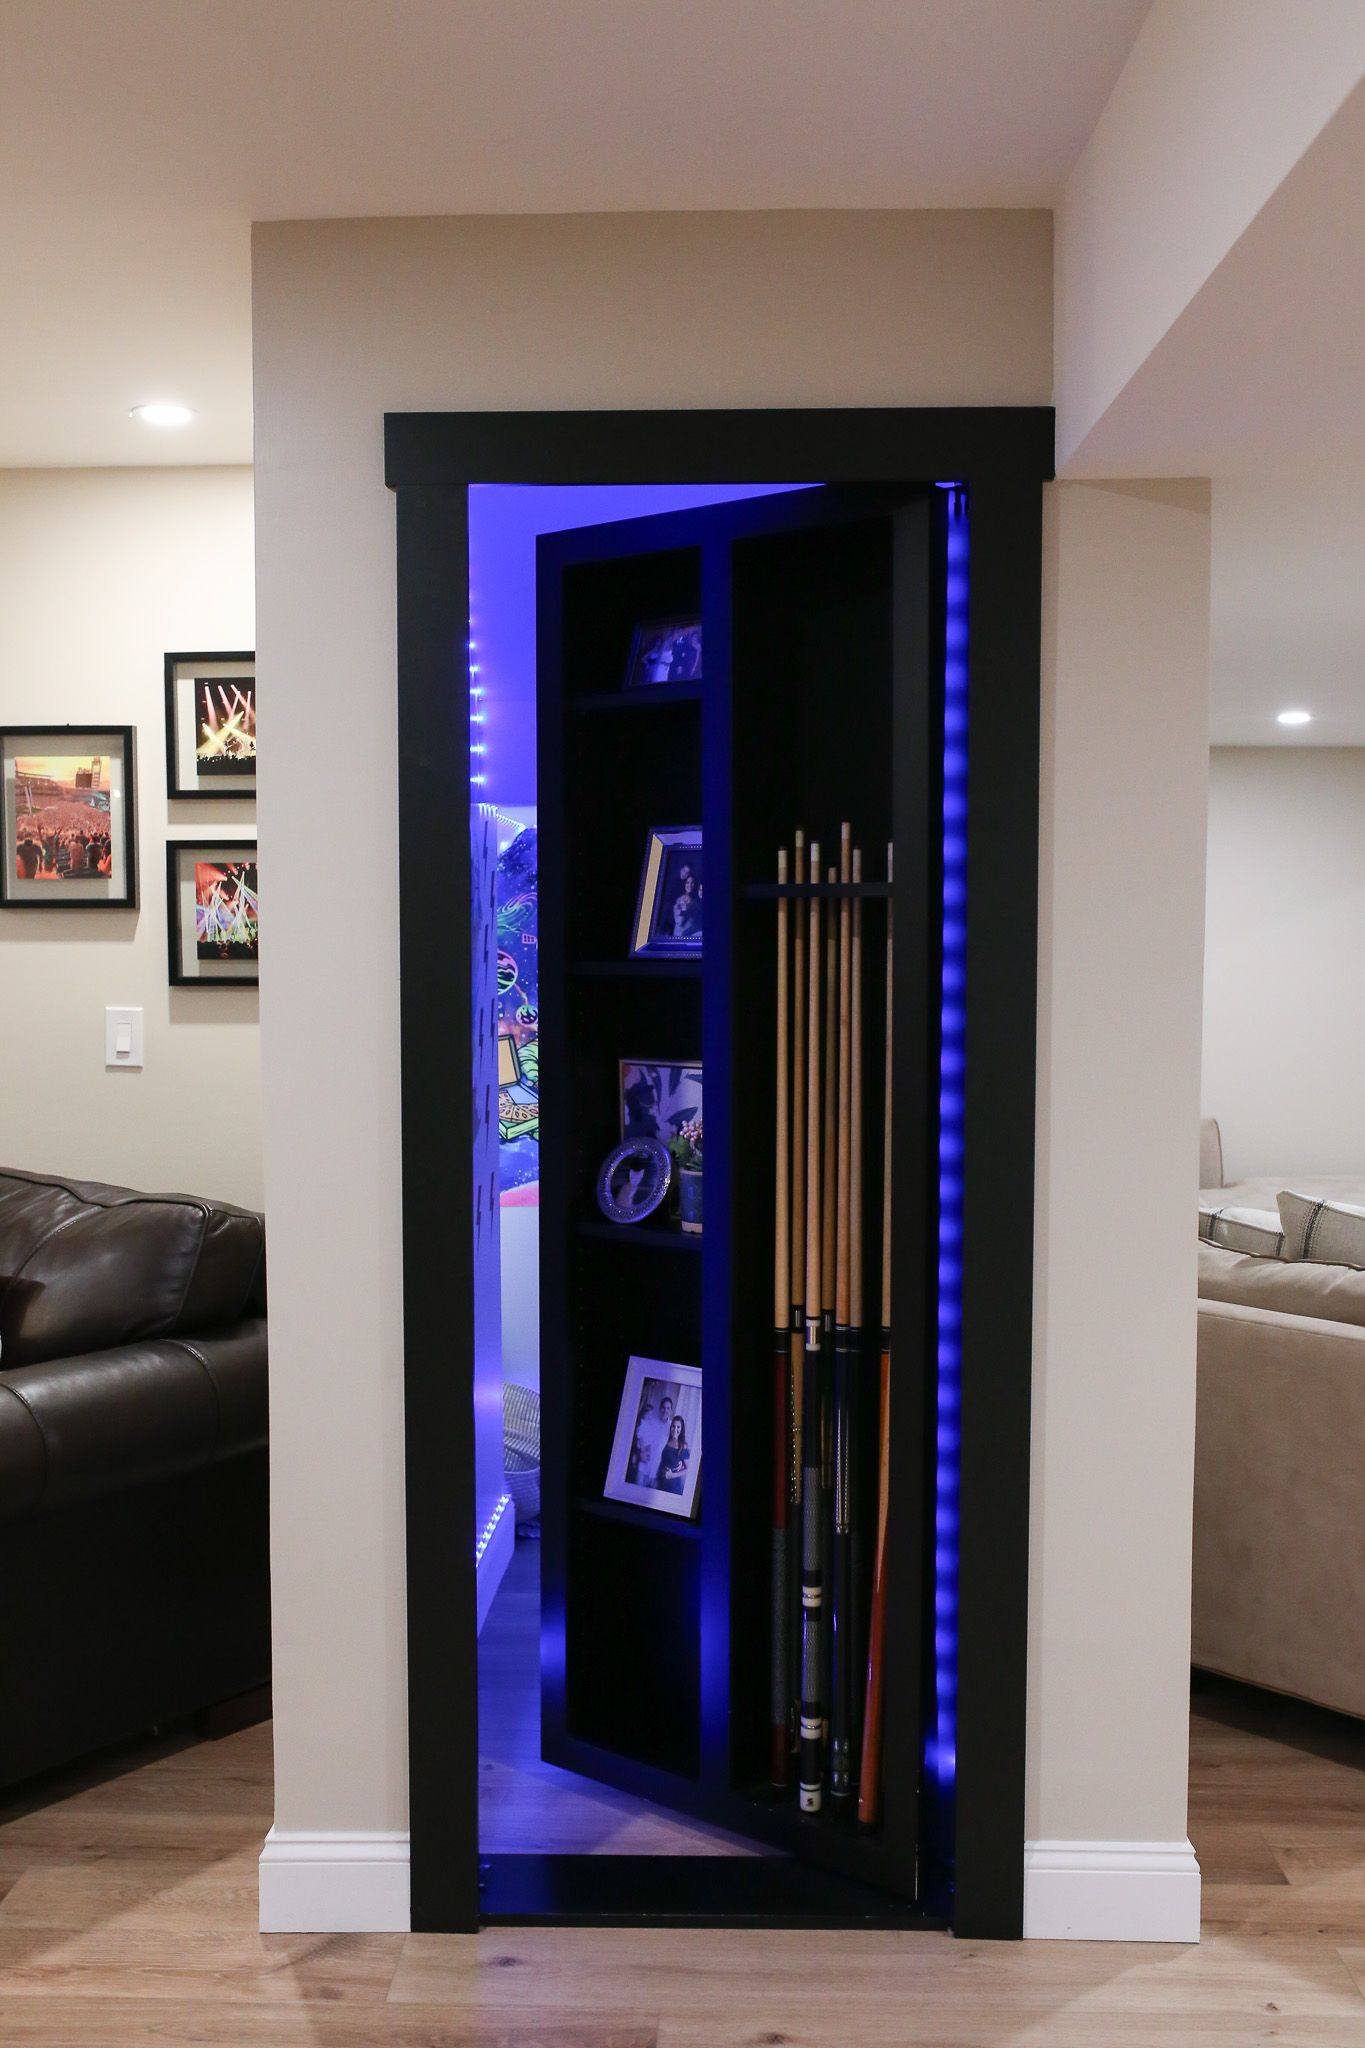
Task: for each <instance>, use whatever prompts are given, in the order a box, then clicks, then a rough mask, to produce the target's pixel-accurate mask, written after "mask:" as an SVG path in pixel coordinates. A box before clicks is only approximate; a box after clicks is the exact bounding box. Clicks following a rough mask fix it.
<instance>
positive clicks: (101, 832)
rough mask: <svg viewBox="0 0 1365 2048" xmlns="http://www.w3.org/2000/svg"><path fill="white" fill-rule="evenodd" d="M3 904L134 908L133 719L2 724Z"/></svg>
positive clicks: (0, 903)
mask: <svg viewBox="0 0 1365 2048" xmlns="http://www.w3.org/2000/svg"><path fill="white" fill-rule="evenodd" d="M0 775H2V776H3V785H2V789H3V849H2V850H0V909H5V910H38V909H47V910H54V909H55V910H134V909H136V908H137V776H136V770H135V765H134V739H133V728H132V726H131V725H11V726H6V727H5V728H4V729H3V730H0Z"/></svg>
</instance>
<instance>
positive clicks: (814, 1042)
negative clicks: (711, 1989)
mask: <svg viewBox="0 0 1365 2048" xmlns="http://www.w3.org/2000/svg"><path fill="white" fill-rule="evenodd" d="M810 877H811V880H812V881H813V882H818V881H819V879H820V847H819V842H818V841H812V843H811V849H810ZM821 966H822V960H821V950H820V898H819V897H818V896H814V897H812V898H811V906H810V956H809V968H808V997H809V1005H810V1019H809V1023H808V1026H807V1031H806V1359H805V1380H804V1387H803V1393H804V1397H805V1413H804V1416H803V1420H802V1426H801V1464H802V1475H801V1762H800V1775H799V1786H800V1796H801V1809H802V1811H803V1812H804V1813H818V1812H819V1810H820V1803H821V1794H822V1786H823V1779H824V1748H825V1703H824V1698H823V1693H822V1687H821V1682H820V1678H821V1645H820V1623H821V1609H822V1607H823V1604H824V1586H823V1582H822V1579H821V1569H820V1562H821V1561H820V1507H821V1499H820V1492H821V1489H820V1395H821V1336H822V1332H823V1322H824V1301H823V1291H824V1274H823V1270H822V1256H821V1255H822V1252H823V1248H824V1231H823V1227H822V1222H821V1215H820V1208H821V1196H822V1193H823V1182H822V1178H821V1172H820V1143H821V1131H820V1117H821V1110H822V1090H821V1085H820V970H821Z"/></svg>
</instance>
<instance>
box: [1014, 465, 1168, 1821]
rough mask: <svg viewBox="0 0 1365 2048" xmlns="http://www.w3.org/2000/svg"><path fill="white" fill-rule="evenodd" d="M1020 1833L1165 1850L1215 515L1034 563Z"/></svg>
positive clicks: (1104, 505)
mask: <svg viewBox="0 0 1365 2048" xmlns="http://www.w3.org/2000/svg"><path fill="white" fill-rule="evenodd" d="M1044 576H1045V591H1044V634H1043V639H1044V649H1043V768H1042V857H1041V873H1040V906H1039V907H1040V951H1039V970H1040V971H1039V983H1040V986H1039V1024H1040V1038H1039V1054H1038V1135H1039V1149H1038V1210H1037V1215H1038V1250H1037V1276H1038V1295H1037V1336H1036V1344H1035V1354H1034V1356H1035V1367H1034V1407H1033V1424H1034V1428H1033V1540H1032V1555H1031V1580H1032V1584H1031V1599H1030V1625H1029V1792H1028V1833H1029V1835H1030V1836H1031V1837H1042V1838H1044V1839H1049V1840H1065V1839H1067V1838H1076V1837H1079V1838H1082V1839H1092V1840H1100V1841H1111V1842H1126V1841H1142V1840H1157V1841H1178V1840H1181V1839H1182V1838H1183V1837H1184V1835H1185V1790H1186V1787H1185V1760H1186V1741H1187V1730H1188V1720H1189V1597H1190V1515H1191V1494H1192V1487H1193V1459H1194V1362H1195V1237H1194V1231H1193V1227H1192V1221H1191V1215H1192V1212H1191V1206H1190V1205H1191V1200H1192V1196H1191V1190H1192V1188H1193V1187H1194V1184H1195V1181H1196V1179H1197V1177H1198V1175H1197V1138H1198V1129H1197V1126H1198V1096H1199V1057H1198V1048H1199V1009H1200V976H1201V961H1202V938H1203V862H1204V796H1205V788H1204V785H1205V762H1206V749H1207V717H1208V712H1207V701H1208V576H1209V516H1208V490H1207V486H1206V485H1203V484H1178V483H1173V484H1094V485H1090V484H1061V485H1054V486H1053V488H1052V490H1051V491H1050V492H1049V494H1048V507H1047V524H1046V532H1045V556H1044Z"/></svg>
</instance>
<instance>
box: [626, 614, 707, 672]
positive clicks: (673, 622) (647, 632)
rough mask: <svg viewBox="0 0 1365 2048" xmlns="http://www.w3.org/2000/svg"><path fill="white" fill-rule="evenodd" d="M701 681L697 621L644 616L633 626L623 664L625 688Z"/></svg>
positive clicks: (698, 626) (699, 630)
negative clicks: (629, 644)
mask: <svg viewBox="0 0 1365 2048" xmlns="http://www.w3.org/2000/svg"><path fill="white" fill-rule="evenodd" d="M700 681H701V620H700V619H699V618H684V619H648V620H646V621H645V623H644V624H643V625H639V626H637V627H636V628H635V638H634V639H633V640H632V642H631V646H630V660H629V662H628V663H627V664H626V688H627V689H628V690H649V689H658V688H659V686H660V685H661V684H663V683H699V682H700Z"/></svg>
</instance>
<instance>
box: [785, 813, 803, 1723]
mask: <svg viewBox="0 0 1365 2048" xmlns="http://www.w3.org/2000/svg"><path fill="white" fill-rule="evenodd" d="M795 837H796V849H795V857H794V859H793V863H792V867H793V873H792V880H793V881H795V882H804V881H805V879H806V835H805V833H804V832H798V833H797V834H796V835H795ZM792 923H793V941H792V994H791V1072H792V1086H791V1098H792V1117H791V1161H792V1187H791V1206H790V1212H789V1214H790V1221H791V1254H790V1263H789V1271H790V1275H791V1327H790V1335H789V1350H788V1370H787V1641H788V1644H789V1645H790V1647H789V1649H788V1653H787V1656H788V1663H787V1748H788V1751H789V1753H790V1754H792V1755H795V1753H796V1751H797V1749H798V1748H799V1745H800V1728H801V1700H800V1666H799V1649H798V1646H799V1644H800V1641H801V1408H802V1401H803V1399H804V1395H805V1378H806V1375H805V1365H806V1296H805V1276H806V1256H805V1244H806V1239H805V1231H806V1117H805V1099H806V1098H805V1088H806V904H805V902H804V900H803V899H802V898H801V897H798V898H797V899H796V902H795V904H794V906H793V910H792Z"/></svg>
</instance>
